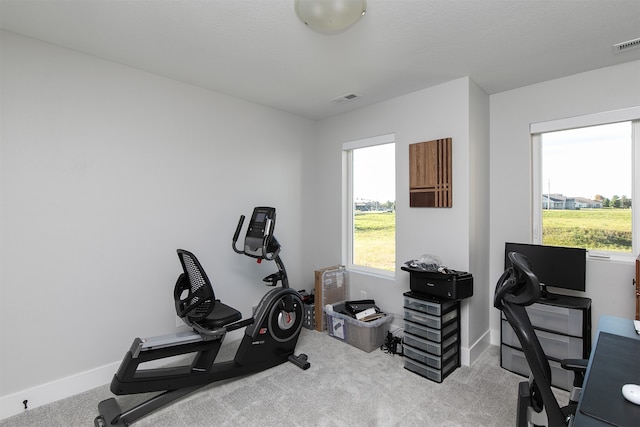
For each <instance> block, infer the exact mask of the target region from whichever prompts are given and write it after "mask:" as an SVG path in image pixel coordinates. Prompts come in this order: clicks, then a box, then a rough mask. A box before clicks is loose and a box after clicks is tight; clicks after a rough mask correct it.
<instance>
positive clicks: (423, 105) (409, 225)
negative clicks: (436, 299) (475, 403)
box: [305, 78, 489, 364]
mask: <svg viewBox="0 0 640 427" xmlns="http://www.w3.org/2000/svg"><path fill="white" fill-rule="evenodd" d="M471 87H473V94H474V95H473V98H474V104H473V106H471V105H470V88H471ZM483 102H484V105H485V107H484V109H485V113H484V115H483V114H480V113H478V104H480V105H482V103H483ZM487 109H488V97H487V96H486V94H485V95H484V101H483V98H482V96H481V90H479V88H478V87H477V85H475V83H473V82H471V81H470V79H468V78H462V79H458V80H455V81H452V82H449V83H445V84H442V85H439V86H436V87H432V88H429V89H424V90H421V91H418V92H415V93H411V94H408V95H405V96H401V97H398V98H395V99H392V100H389V101H386V102H381V103H379V104H375V105H372V106H370V107H366V108H362V109H359V110H357V111H354V112H351V113H346V114H342V115H340V116H336V117H332V118H329V119H326V120H322V121H321V122H319V124H318V141H317V143H316V150H315V152H314V154H313V155H314V161H313V164H312V166H311V167H312V169H310V170H309V174H312V175H315V176H316V177H317V179H316V180H315V185H313V186H310V191H309V192H308V193H305V215H306V216H307V217H308V218H309V219H311V220H312V222H311V224H313V227H309V228H308V229H306V230H307V232H306V236H308V237H306V238H305V240H306V241H309V242H313V244H314V246H315V248H316V250H315V251H314V253H313V254H314V255H313V257H312V258H310V259H305V269H306V270H313V269H317V268H320V267H325V266H330V265H334V264H337V263H341V262H344V260H343V249H342V227H343V215H342V213H343V209H342V203H343V197H342V188H343V187H342V176H343V172H342V152H341V150H342V143H343V142H348V141H354V140H358V139H362V138H367V137H372V136H377V135H383V134H390V133H395V137H396V260H397V264H396V275H395V278H394V279H383V278H379V277H374V276H369V275H363V274H358V273H351V296H352V298H358V297H359V296H360V291H366V292H367V296H368V297H369V298H373V299H375V300H376V303H377V304H378V305H379V306H380V307H381V309H382V310H384V311H386V312H388V313H393V314H395V315H396V318H395V319H394V324H396V325H402V313H403V310H402V305H403V298H402V294H403V292H406V291H408V290H409V275H408V273H406V272H404V271H401V270H400V266H401V265H402V264H403V263H404V262H405V261H406V260H409V259H414V258H417V257H419V256H420V255H422V254H425V253H431V254H436V255H438V256H439V257H440V258H441V259H442V261H443V263H444V264H446V265H447V266H449V267H450V268H454V269H456V270H463V271H469V270H470V267H471V264H470V252H471V250H472V248H471V247H470V234H472V230H471V210H472V208H473V207H472V206H471V199H472V197H471V191H472V190H471V188H470V187H471V185H470V181H471V175H470V167H469V165H470V163H472V162H474V161H475V159H470V144H471V143H472V142H471V139H472V138H470V115H472V114H473V115H474V119H473V120H474V121H475V123H476V124H477V125H475V128H477V129H479V136H478V137H477V138H476V137H474V138H473V141H474V143H475V142H476V141H477V142H478V143H479V144H485V145H488V144H487V141H488V138H487V136H488V115H487V114H486V111H487ZM483 118H484V119H485V122H486V124H485V125H484V132H483V129H482V125H478V123H480V121H481V120H482V119H483ZM446 137H451V138H453V207H452V208H444V209H430V208H409V166H408V165H409V148H408V146H409V144H412V143H415V142H421V141H429V140H433V139H438V138H446ZM487 159H488V158H487ZM487 167H488V166H485V168H484V170H485V171H486V170H487ZM481 169H482V168H481ZM481 175H482V172H478V175H477V176H481ZM485 176H486V177H487V178H488V173H486V172H485ZM479 186H480V187H481V188H484V189H485V190H488V181H487V179H485V181H484V183H480V184H479ZM486 211H487V212H488V208H487V209H486ZM478 218H484V219H486V223H485V224H484V228H485V229H486V228H487V227H488V217H487V216H486V215H480V216H478ZM477 228H478V227H477V226H474V232H475V230H476V229H477ZM473 249H474V250H475V248H473ZM485 264H486V262H485ZM483 282H485V283H484V284H483ZM478 284H479V288H480V289H483V288H485V287H486V281H485V280H483V278H482V277H480V278H479V282H478ZM475 299H478V300H481V301H484V302H483V303H482V304H481V305H480V306H479V307H476V304H475V303H474V301H475ZM477 308H479V309H480V310H482V311H483V312H484V313H486V311H487V310H486V296H485V295H483V292H482V291H481V292H479V293H478V294H477V295H474V296H473V297H472V298H471V300H469V301H466V302H465V303H464V304H463V309H462V320H463V322H462V323H463V325H462V349H463V352H465V351H467V352H468V351H469V346H470V344H472V343H474V342H475V341H476V340H477V339H478V338H479V337H480V336H482V334H483V333H485V332H486V331H488V326H489V324H488V317H487V316H486V314H485V315H484V316H483V315H482V314H481V313H474V312H471V313H470V312H469V310H470V309H473V310H476V309H477ZM483 317H485V319H486V321H485V322H484V325H483V324H482V323H483ZM469 319H473V322H477V323H474V326H473V329H470V328H469V324H468V323H470V320H469ZM469 333H471V334H472V335H469ZM466 359H467V360H465V359H464V358H463V363H464V362H466V363H467V364H468V363H469V360H468V357H467V358H466Z"/></svg>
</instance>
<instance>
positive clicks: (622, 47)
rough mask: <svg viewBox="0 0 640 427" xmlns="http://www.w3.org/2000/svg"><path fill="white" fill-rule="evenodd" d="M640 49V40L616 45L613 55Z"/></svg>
mask: <svg viewBox="0 0 640 427" xmlns="http://www.w3.org/2000/svg"><path fill="white" fill-rule="evenodd" d="M638 48H640V38H638V39H633V40H629V41H626V42H622V43H618V44H614V45H613V53H621V52H626V51H628V50H631V49H638Z"/></svg>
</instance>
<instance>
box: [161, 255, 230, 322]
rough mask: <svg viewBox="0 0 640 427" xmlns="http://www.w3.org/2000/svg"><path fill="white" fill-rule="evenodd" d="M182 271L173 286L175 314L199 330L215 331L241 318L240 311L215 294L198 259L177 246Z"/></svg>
mask: <svg viewBox="0 0 640 427" xmlns="http://www.w3.org/2000/svg"><path fill="white" fill-rule="evenodd" d="M177 252H178V258H179V259H180V264H182V269H183V270H184V273H182V274H180V276H179V277H178V281H177V282H176V285H175V288H174V290H173V298H174V302H175V307H176V314H177V315H178V317H180V318H182V319H183V320H184V321H185V323H186V324H187V325H189V326H193V327H198V328H197V329H198V330H199V331H200V332H205V333H206V331H210V332H215V331H217V330H219V329H221V328H224V327H225V326H226V325H229V324H231V323H234V322H237V321H239V320H241V319H242V313H240V312H239V311H238V310H236V309H235V308H233V307H230V306H228V305H226V304H224V303H222V302H221V301H220V300H219V299H216V298H215V293H214V291H213V286H212V285H211V281H210V280H209V278H208V277H207V274H206V273H205V271H204V269H203V268H202V265H201V264H200V262H199V261H198V259H197V258H196V257H195V255H193V254H192V253H191V252H189V251H185V250H184V249H178V251H177Z"/></svg>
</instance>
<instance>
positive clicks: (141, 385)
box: [94, 207, 310, 427]
mask: <svg viewBox="0 0 640 427" xmlns="http://www.w3.org/2000/svg"><path fill="white" fill-rule="evenodd" d="M275 213H276V212H275V209H274V208H269V207H257V208H255V209H254V211H253V215H252V216H251V221H250V223H249V226H248V230H247V233H246V237H245V244H244V250H238V249H237V248H236V242H237V240H238V236H239V234H240V231H241V228H242V224H243V222H244V216H241V217H240V221H239V223H238V226H237V228H236V232H235V234H234V236H233V249H234V251H236V252H237V253H239V254H243V255H247V256H249V257H252V258H257V259H258V262H260V261H261V260H263V259H266V260H268V261H275V263H276V265H277V266H278V272H277V273H274V274H271V275H270V276H267V277H266V278H265V279H264V280H265V281H266V282H268V284H270V285H272V286H275V284H276V283H277V282H279V281H281V282H282V286H281V287H277V288H274V289H271V290H270V291H269V292H267V294H266V295H264V297H262V300H261V301H260V303H259V304H258V306H257V308H256V310H255V312H254V314H253V316H252V317H251V318H248V319H244V320H242V315H241V313H240V312H239V311H238V310H236V309H234V308H232V307H229V306H227V305H225V304H223V303H222V302H221V301H220V300H219V299H216V296H215V294H214V290H213V286H212V285H211V282H210V281H209V278H208V277H207V275H206V273H205V272H204V269H203V268H202V265H201V264H200V262H199V261H198V259H197V258H196V257H195V255H193V254H192V253H191V252H188V251H185V250H182V249H178V257H179V259H180V263H181V265H182V269H183V273H182V274H180V276H179V277H178V281H177V282H176V285H175V288H174V300H175V308H176V314H177V315H178V316H180V317H181V318H182V319H183V320H184V322H185V323H186V324H187V325H189V326H191V327H192V328H193V331H191V332H181V333H178V334H173V335H165V336H162V337H153V338H144V339H141V338H136V339H135V340H134V342H133V344H132V345H131V348H130V349H129V351H128V352H127V353H126V354H125V356H124V359H123V360H122V363H121V364H120V367H119V369H118V371H117V372H116V374H115V376H114V377H113V381H112V382H111V392H112V393H113V394H115V395H127V394H135V393H149V392H160V393H159V394H157V395H156V396H154V397H151V398H150V399H148V400H146V401H145V402H143V403H141V404H139V405H137V406H135V407H133V408H131V409H128V410H126V411H123V410H122V409H121V408H120V405H119V404H118V402H117V401H116V399H115V398H111V399H107V400H104V401H102V402H100V404H99V405H98V410H99V412H100V415H98V416H97V417H96V419H95V421H94V424H95V426H96V427H104V426H128V425H130V424H131V423H133V422H135V421H136V420H138V419H140V418H141V417H144V416H145V415H148V414H149V413H150V412H152V411H154V410H156V409H159V408H161V407H163V406H165V405H167V404H169V403H171V402H173V401H175V400H176V399H178V398H181V397H183V396H185V395H187V394H189V393H191V392H193V391H195V390H197V389H199V388H200V387H203V386H205V385H208V384H210V383H212V382H215V381H220V380H224V379H229V378H234V377H238V376H241V375H247V374H252V373H255V372H259V371H262V370H265V369H268V368H271V367H273V366H276V365H279V364H281V363H284V362H286V361H290V362H292V363H294V364H295V365H297V366H298V367H300V368H302V369H307V368H309V366H310V364H309V362H308V361H307V356H306V355H305V354H300V355H298V356H296V355H295V354H294V351H295V347H296V343H297V341H298V336H299V335H300V330H301V328H302V320H303V306H302V300H301V299H300V295H299V294H298V292H296V291H295V290H293V289H290V288H289V282H288V279H287V272H286V270H285V269H284V264H283V263H282V260H281V259H280V256H279V252H280V244H279V243H278V241H277V240H276V238H275V237H274V236H273V230H274V228H275ZM242 327H246V328H245V332H244V336H243V338H242V341H241V342H240V345H239V347H238V350H237V351H236V355H235V357H234V359H233V360H231V361H225V362H218V363H216V362H215V359H216V356H217V355H218V351H219V350H220V347H221V345H222V341H223V340H224V337H225V335H226V333H227V332H228V331H232V330H235V329H239V328H242ZM186 354H195V357H194V358H193V359H192V360H191V361H190V362H187V363H186V364H185V365H181V366H171V367H166V368H155V369H142V367H141V366H142V365H143V364H144V363H145V362H150V361H156V360H162V359H166V358H169V357H175V356H181V355H186Z"/></svg>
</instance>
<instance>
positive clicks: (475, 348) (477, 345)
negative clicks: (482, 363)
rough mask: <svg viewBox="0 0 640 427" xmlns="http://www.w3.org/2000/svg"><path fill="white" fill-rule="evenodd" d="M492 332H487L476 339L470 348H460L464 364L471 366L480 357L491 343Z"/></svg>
mask: <svg viewBox="0 0 640 427" xmlns="http://www.w3.org/2000/svg"><path fill="white" fill-rule="evenodd" d="M490 337H491V333H490V331H487V332H485V333H484V334H483V335H482V336H481V337H480V338H479V339H477V340H476V342H474V343H473V344H471V346H470V347H469V348H461V349H460V364H461V365H462V366H471V365H472V364H473V362H474V361H475V360H476V359H477V358H478V357H480V355H481V354H482V352H483V351H485V350H486V349H487V348H489V346H490V345H491V340H490Z"/></svg>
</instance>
